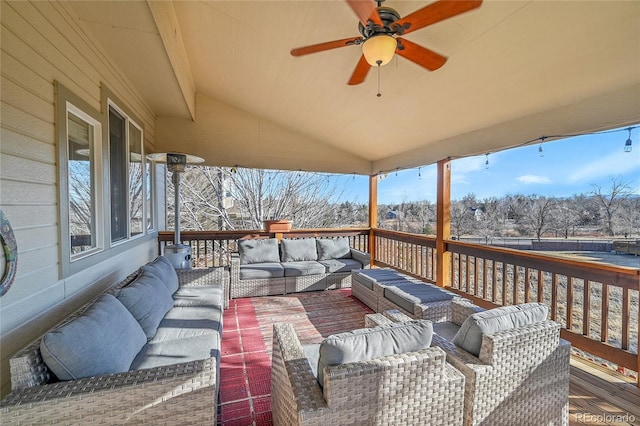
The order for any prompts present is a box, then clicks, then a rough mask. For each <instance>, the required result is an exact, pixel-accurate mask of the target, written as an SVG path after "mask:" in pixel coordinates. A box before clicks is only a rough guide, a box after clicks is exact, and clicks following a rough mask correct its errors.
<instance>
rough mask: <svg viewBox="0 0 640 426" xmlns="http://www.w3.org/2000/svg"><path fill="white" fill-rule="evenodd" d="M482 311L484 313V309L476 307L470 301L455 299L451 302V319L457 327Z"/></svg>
mask: <svg viewBox="0 0 640 426" xmlns="http://www.w3.org/2000/svg"><path fill="white" fill-rule="evenodd" d="M482 311H484V309H483V308H481V307H480V306H477V305H474V304H473V303H472V302H471V301H470V300H468V299H462V298H454V299H453V300H452V301H451V317H452V318H451V319H452V322H453V323H455V324H457V325H462V323H463V322H464V321H465V320H466V319H467V318H468V317H469V316H471V315H473V314H476V313H478V312H482Z"/></svg>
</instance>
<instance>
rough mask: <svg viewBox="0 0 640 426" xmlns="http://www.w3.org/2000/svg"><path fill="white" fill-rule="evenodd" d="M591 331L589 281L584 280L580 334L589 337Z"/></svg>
mask: <svg viewBox="0 0 640 426" xmlns="http://www.w3.org/2000/svg"><path fill="white" fill-rule="evenodd" d="M590 330H591V281H589V280H584V299H583V302H582V334H583V335H584V336H587V337H589V331H590Z"/></svg>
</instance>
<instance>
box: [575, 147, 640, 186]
mask: <svg viewBox="0 0 640 426" xmlns="http://www.w3.org/2000/svg"><path fill="white" fill-rule="evenodd" d="M636 169H640V161H638V155H634V154H633V152H631V153H621V152H612V153H611V154H609V155H607V156H606V157H600V158H598V159H596V160H594V161H592V162H590V163H585V164H583V165H581V166H580V168H579V169H578V170H575V171H574V172H573V173H571V174H570V175H569V177H568V180H569V182H572V183H576V182H587V183H592V182H594V181H596V180H598V179H600V178H604V177H609V176H617V175H622V174H625V173H631V172H632V171H634V170H636Z"/></svg>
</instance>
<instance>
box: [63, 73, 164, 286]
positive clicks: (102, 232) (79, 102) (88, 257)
mask: <svg viewBox="0 0 640 426" xmlns="http://www.w3.org/2000/svg"><path fill="white" fill-rule="evenodd" d="M100 89H101V90H100V111H98V110H97V109H96V108H94V107H92V106H91V104H89V103H88V102H87V101H85V100H84V99H83V98H81V97H79V96H77V95H76V94H75V93H73V92H72V91H71V90H69V89H68V88H66V87H65V86H64V85H62V84H61V83H60V82H58V81H54V91H55V92H54V94H55V126H56V148H57V160H58V167H57V173H58V183H59V185H58V191H57V192H58V212H59V213H58V214H59V221H58V222H59V225H58V241H59V244H60V252H59V260H60V262H59V265H60V268H59V271H60V276H61V278H66V277H69V276H71V275H74V274H76V273H79V272H81V271H84V270H86V269H87V268H90V267H92V266H95V265H98V264H100V263H102V262H105V261H108V260H109V259H112V258H114V257H115V256H117V255H118V254H120V253H122V252H124V251H127V250H129V249H132V248H135V247H137V246H140V245H141V244H146V243H148V242H150V241H153V240H156V239H157V237H158V230H157V229H158V224H157V222H158V212H157V209H158V206H156V205H154V204H153V203H156V202H157V200H159V198H158V197H159V194H158V188H157V187H156V185H157V182H158V180H157V177H156V173H157V170H156V167H155V164H154V163H153V162H151V161H148V160H145V161H144V166H143V167H145V168H146V167H148V168H149V169H148V173H150V180H151V194H150V196H151V210H152V211H151V212H150V214H151V220H152V222H153V224H152V225H153V226H152V227H149V228H146V227H143V232H141V233H140V234H137V235H134V236H133V237H131V236H130V229H129V225H127V226H128V234H127V235H128V238H126V239H124V240H122V241H118V242H117V243H115V244H112V243H111V209H110V208H108V206H109V205H110V203H111V199H110V197H111V195H110V173H111V172H110V164H109V128H108V124H109V123H108V111H109V110H108V106H109V101H111V102H113V103H114V105H115V106H116V108H118V110H120V111H123V112H124V114H125V115H126V116H128V117H130V118H132V119H133V121H135V125H136V128H137V129H139V130H140V131H141V150H142V152H143V158H144V152H145V143H144V135H145V133H144V131H145V129H144V125H142V124H141V121H140V120H139V119H138V118H137V117H136V116H135V115H134V114H132V113H131V112H130V111H129V110H128V109H127V108H126V107H123V106H122V105H124V104H123V103H122V102H120V101H119V100H118V99H117V97H115V96H113V94H112V93H111V92H110V91H109V89H108V88H106V86H104V84H101V86H100ZM67 105H72V106H73V107H72V108H73V109H74V110H73V111H72V113H73V114H74V115H76V116H77V117H79V118H81V119H83V120H84V118H83V117H91V121H92V122H95V123H99V128H100V129H101V131H100V132H98V134H97V135H96V134H95V129H94V151H95V155H96V158H97V160H96V167H95V170H94V177H95V192H96V199H95V201H96V204H95V206H96V207H95V209H96V223H95V229H96V236H97V239H96V243H97V244H96V245H99V246H100V247H99V248H96V249H92V250H87V251H85V252H82V253H78V254H77V255H75V256H73V258H72V256H71V234H70V223H69V147H68V136H67V132H68V130H67V127H68V122H67V119H68V115H67ZM127 129H128V126H127ZM127 131H128V130H127ZM129 149H130V148H129V146H128V140H127V158H128V159H129ZM143 170H146V169H143ZM128 179H129V176H128V166H127V180H128ZM144 191H147V188H146V185H145V182H144V180H143V192H144ZM144 194H145V195H143V196H145V197H146V192H144ZM128 197H129V191H127V200H126V201H127V209H128V208H129V198H128ZM145 207H146V206H144V207H143V208H145ZM144 214H145V215H147V213H146V212H145V213H144ZM129 215H130V214H129V213H128V214H127V220H129ZM143 217H146V216H143ZM98 235H99V237H98ZM98 243H99V244H98Z"/></svg>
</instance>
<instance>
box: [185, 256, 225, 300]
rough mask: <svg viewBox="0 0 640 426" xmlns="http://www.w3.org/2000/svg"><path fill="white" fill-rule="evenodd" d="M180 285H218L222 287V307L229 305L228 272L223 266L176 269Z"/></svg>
mask: <svg viewBox="0 0 640 426" xmlns="http://www.w3.org/2000/svg"><path fill="white" fill-rule="evenodd" d="M176 273H177V274H178V283H179V285H180V286H184V287H187V286H198V285H220V286H222V288H223V297H224V308H225V309H227V308H228V307H229V272H228V271H227V270H226V269H225V268H224V267H221V266H220V267H215V268H193V269H176Z"/></svg>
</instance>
